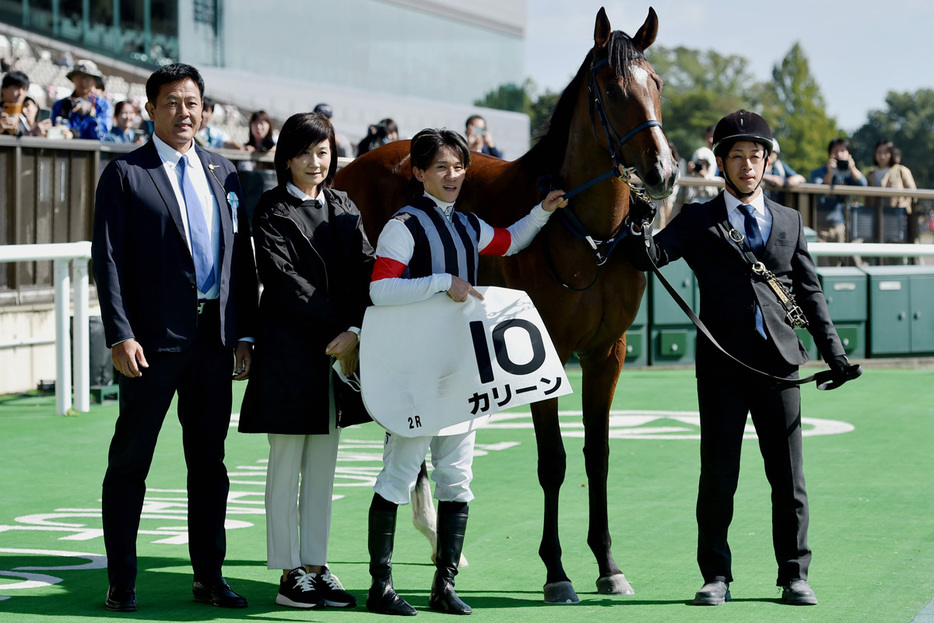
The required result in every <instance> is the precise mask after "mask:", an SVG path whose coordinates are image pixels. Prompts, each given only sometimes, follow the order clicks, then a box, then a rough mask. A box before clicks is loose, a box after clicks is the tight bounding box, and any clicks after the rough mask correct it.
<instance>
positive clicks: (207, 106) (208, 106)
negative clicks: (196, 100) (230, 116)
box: [201, 97, 216, 112]
mask: <svg viewBox="0 0 934 623" xmlns="http://www.w3.org/2000/svg"><path fill="white" fill-rule="evenodd" d="M215 103H216V102H215V101H214V100H213V99H212V98H210V97H202V98H201V110H210V111H211V112H214V104H215Z"/></svg>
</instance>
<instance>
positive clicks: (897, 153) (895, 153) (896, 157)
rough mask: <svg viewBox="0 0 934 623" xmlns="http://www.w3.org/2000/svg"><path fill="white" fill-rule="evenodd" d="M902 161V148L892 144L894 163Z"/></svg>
mask: <svg viewBox="0 0 934 623" xmlns="http://www.w3.org/2000/svg"><path fill="white" fill-rule="evenodd" d="M901 163H902V150H901V149H899V148H898V147H895V146H894V145H892V164H901Z"/></svg>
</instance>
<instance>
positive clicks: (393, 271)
mask: <svg viewBox="0 0 934 623" xmlns="http://www.w3.org/2000/svg"><path fill="white" fill-rule="evenodd" d="M405 268H406V265H405V264H403V263H402V262H400V261H399V260H394V259H392V258H391V257H379V256H378V257H377V258H376V263H375V264H373V276H372V277H370V282H373V281H379V280H380V279H392V278H394V277H401V276H402V273H404V272H405Z"/></svg>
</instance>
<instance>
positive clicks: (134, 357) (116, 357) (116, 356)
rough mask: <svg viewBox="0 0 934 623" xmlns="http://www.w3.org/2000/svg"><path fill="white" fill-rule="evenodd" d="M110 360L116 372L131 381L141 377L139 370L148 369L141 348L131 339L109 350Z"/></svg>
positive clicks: (141, 373)
mask: <svg viewBox="0 0 934 623" xmlns="http://www.w3.org/2000/svg"><path fill="white" fill-rule="evenodd" d="M110 358H111V359H112V360H113V362H114V367H115V368H116V369H117V372H119V373H120V374H122V375H123V376H127V377H130V378H131V379H133V378H136V377H139V376H143V372H142V371H141V370H140V368H148V367H149V364H148V363H147V362H146V356H145V355H144V354H143V347H142V346H140V344H139V342H137V341H136V340H134V339H133V338H130V339H129V340H127V341H125V342H120V343H119V344H116V345H114V347H113V348H111V349H110Z"/></svg>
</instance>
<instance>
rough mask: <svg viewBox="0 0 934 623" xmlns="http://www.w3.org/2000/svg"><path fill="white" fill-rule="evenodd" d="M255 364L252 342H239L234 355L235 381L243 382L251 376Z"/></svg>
mask: <svg viewBox="0 0 934 623" xmlns="http://www.w3.org/2000/svg"><path fill="white" fill-rule="evenodd" d="M252 364H253V344H252V343H251V342H243V341H241V342H237V350H236V352H235V354H234V371H233V379H234V380H235V381H243V380H245V379H247V378H249V376H250V366H251V365H252Z"/></svg>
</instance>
